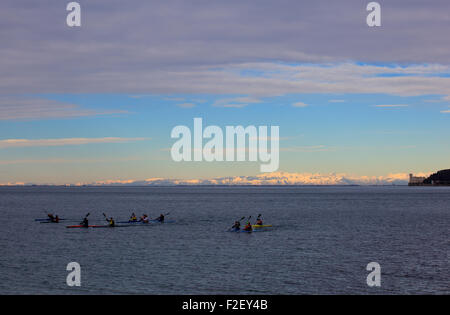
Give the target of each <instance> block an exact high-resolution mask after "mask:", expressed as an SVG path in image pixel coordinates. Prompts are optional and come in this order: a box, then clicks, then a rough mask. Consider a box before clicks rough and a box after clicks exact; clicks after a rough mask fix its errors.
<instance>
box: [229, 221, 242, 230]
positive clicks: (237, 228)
mask: <svg viewBox="0 0 450 315" xmlns="http://www.w3.org/2000/svg"><path fill="white" fill-rule="evenodd" d="M231 228H232V229H235V230H240V229H241V222H239V221H235V222H234V225H233V226H232V227H231Z"/></svg>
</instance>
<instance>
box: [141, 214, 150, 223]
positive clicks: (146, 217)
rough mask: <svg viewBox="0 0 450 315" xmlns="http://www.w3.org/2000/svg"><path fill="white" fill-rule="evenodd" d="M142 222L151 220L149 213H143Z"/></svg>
mask: <svg viewBox="0 0 450 315" xmlns="http://www.w3.org/2000/svg"><path fill="white" fill-rule="evenodd" d="M141 222H142V223H148V222H149V221H148V215H146V214H143V215H142V218H141Z"/></svg>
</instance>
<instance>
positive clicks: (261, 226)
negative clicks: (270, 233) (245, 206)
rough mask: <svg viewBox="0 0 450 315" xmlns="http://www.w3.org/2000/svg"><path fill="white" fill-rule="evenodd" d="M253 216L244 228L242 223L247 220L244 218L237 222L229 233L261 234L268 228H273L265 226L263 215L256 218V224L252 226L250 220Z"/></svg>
mask: <svg viewBox="0 0 450 315" xmlns="http://www.w3.org/2000/svg"><path fill="white" fill-rule="evenodd" d="M251 218H252V216H249V217H248V219H247V223H246V224H245V225H244V227H241V221H242V220H244V219H245V217H242V218H241V219H240V220H238V221H235V222H234V224H233V226H232V227H231V228H230V229H229V230H228V232H237V233H239V232H240V233H252V232H259V231H263V230H265V229H266V228H271V227H272V225H269V224H264V223H263V221H262V218H261V214H259V215H258V217H257V218H256V222H255V224H251V221H250V219H251Z"/></svg>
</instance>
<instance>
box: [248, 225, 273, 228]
mask: <svg viewBox="0 0 450 315" xmlns="http://www.w3.org/2000/svg"><path fill="white" fill-rule="evenodd" d="M266 227H272V225H258V224H255V225H252V228H254V229H261V228H266Z"/></svg>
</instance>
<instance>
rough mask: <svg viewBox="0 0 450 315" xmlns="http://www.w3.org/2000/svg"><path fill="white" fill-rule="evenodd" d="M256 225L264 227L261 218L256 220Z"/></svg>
mask: <svg viewBox="0 0 450 315" xmlns="http://www.w3.org/2000/svg"><path fill="white" fill-rule="evenodd" d="M255 225H263V220H261V218H258V219H256V224H255Z"/></svg>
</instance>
